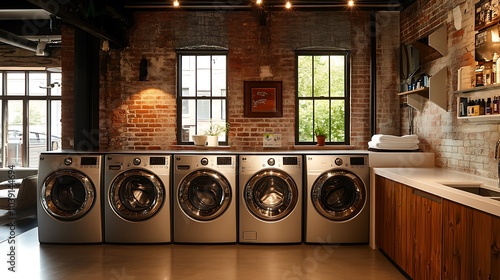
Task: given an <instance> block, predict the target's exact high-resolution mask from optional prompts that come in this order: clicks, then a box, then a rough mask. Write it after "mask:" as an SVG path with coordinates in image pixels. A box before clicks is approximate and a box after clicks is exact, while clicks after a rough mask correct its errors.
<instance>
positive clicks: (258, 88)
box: [244, 81, 283, 118]
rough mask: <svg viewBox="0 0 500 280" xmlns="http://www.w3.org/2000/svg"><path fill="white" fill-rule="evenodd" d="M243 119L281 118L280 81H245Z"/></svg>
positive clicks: (281, 94) (281, 93) (281, 98)
mask: <svg viewBox="0 0 500 280" xmlns="http://www.w3.org/2000/svg"><path fill="white" fill-rule="evenodd" d="M244 88H245V92H244V94H245V96H244V106H245V114H244V116H245V117H254V118H262V117H282V116H283V92H282V82H281V81H245V82H244Z"/></svg>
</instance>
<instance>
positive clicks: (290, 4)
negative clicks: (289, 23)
mask: <svg viewBox="0 0 500 280" xmlns="http://www.w3.org/2000/svg"><path fill="white" fill-rule="evenodd" d="M285 8H287V9H291V8H292V2H290V1H286V4H285Z"/></svg>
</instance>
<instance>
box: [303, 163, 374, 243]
mask: <svg viewBox="0 0 500 280" xmlns="http://www.w3.org/2000/svg"><path fill="white" fill-rule="evenodd" d="M305 158H306V174H307V178H306V185H307V191H306V209H305V212H306V214H305V242H306V243H367V242H368V237H369V226H370V211H369V210H370V207H369V193H368V191H369V178H370V169H369V167H368V155H363V154H359V155H357V154H353V155H306V157H305Z"/></svg>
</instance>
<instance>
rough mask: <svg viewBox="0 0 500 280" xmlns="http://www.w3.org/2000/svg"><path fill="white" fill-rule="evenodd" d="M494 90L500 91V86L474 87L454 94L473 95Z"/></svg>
mask: <svg viewBox="0 0 500 280" xmlns="http://www.w3.org/2000/svg"><path fill="white" fill-rule="evenodd" d="M494 89H500V84H494V85H488V86H481V87H473V88H468V89H463V90H457V91H455V92H454V93H455V94H461V93H472V92H479V91H488V90H494Z"/></svg>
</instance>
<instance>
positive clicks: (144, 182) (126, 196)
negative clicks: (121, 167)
mask: <svg viewBox="0 0 500 280" xmlns="http://www.w3.org/2000/svg"><path fill="white" fill-rule="evenodd" d="M164 200H165V188H164V186H163V184H162V183H161V181H160V179H158V177H157V176H156V175H154V174H152V173H151V172H148V171H144V170H130V171H125V172H123V173H120V174H119V175H118V176H117V177H116V178H115V180H114V181H113V183H112V184H111V187H110V189H109V202H110V203H111V207H112V208H113V210H114V211H115V212H116V213H117V214H118V215H120V217H122V218H124V219H126V220H131V221H141V220H146V219H148V218H151V217H152V216H153V215H155V214H156V213H157V212H158V211H159V210H160V209H161V207H162V205H163V201H164Z"/></svg>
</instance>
